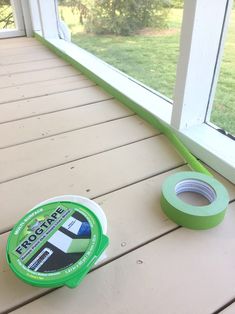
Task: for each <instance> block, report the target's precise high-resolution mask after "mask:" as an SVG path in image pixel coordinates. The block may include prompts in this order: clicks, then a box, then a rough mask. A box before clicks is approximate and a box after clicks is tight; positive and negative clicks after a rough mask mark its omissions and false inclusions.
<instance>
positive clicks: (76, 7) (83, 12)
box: [58, 0, 89, 25]
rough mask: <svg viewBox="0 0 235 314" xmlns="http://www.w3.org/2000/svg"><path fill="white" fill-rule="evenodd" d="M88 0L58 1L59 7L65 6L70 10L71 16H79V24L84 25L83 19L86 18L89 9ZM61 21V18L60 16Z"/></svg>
mask: <svg viewBox="0 0 235 314" xmlns="http://www.w3.org/2000/svg"><path fill="white" fill-rule="evenodd" d="M88 2H89V1H88V0H87V1H86V0H59V1H58V3H59V5H62V6H66V7H68V8H71V11H72V13H73V14H79V23H80V24H81V25H83V24H84V19H86V18H87V16H88V13H89V9H88ZM61 18H62V19H63V16H61Z"/></svg>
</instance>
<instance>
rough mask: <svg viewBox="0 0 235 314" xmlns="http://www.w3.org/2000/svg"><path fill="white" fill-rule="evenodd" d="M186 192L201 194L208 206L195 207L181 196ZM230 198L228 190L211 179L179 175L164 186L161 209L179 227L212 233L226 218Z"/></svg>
mask: <svg viewBox="0 0 235 314" xmlns="http://www.w3.org/2000/svg"><path fill="white" fill-rule="evenodd" d="M183 192H194V193H197V194H201V195H202V196H204V197H205V198H206V199H207V200H208V201H209V205H206V206H194V205H190V204H188V203H185V202H184V201H183V200H181V199H180V198H179V197H178V195H179V194H180V193H183ZM228 202H229V196H228V193H227V190H226V189H225V187H224V186H223V185H222V184H221V183H220V182H219V181H217V180H216V179H214V178H213V177H211V176H208V175H205V174H202V173H199V172H194V171H192V172H191V171H187V172H179V173H176V174H174V175H172V176H169V177H168V178H167V179H166V180H165V182H164V184H163V186H162V196H161V206H162V209H163V211H164V212H165V214H166V215H167V216H168V217H169V218H170V219H171V220H173V221H174V222H176V223H177V224H179V225H181V226H184V227H187V228H190V229H209V228H212V227H215V226H216V225H218V224H219V223H220V222H221V221H222V220H223V218H224V215H225V211H226V208H227V206H228Z"/></svg>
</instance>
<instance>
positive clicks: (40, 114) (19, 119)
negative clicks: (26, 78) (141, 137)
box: [0, 91, 114, 124]
mask: <svg viewBox="0 0 235 314" xmlns="http://www.w3.org/2000/svg"><path fill="white" fill-rule="evenodd" d="M65 93H67V91H65ZM39 97H46V96H39ZM107 97H108V95H107ZM112 99H114V98H113V97H111V96H110V97H109V98H104V99H102V100H99V101H92V102H88V103H85V104H82V105H76V106H72V107H68V108H62V109H57V110H52V111H49V112H43V113H39V114H34V115H31V116H25V117H23V118H18V119H13V120H8V121H4V122H0V124H6V123H11V122H15V121H21V120H25V119H30V118H34V117H40V116H44V115H49V114H51V113H56V112H60V111H65V110H70V109H75V108H81V107H85V106H90V105H95V104H99V103H101V102H104V101H108V100H112ZM21 101H22V100H21Z"/></svg>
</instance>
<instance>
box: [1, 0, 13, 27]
mask: <svg viewBox="0 0 235 314" xmlns="http://www.w3.org/2000/svg"><path fill="white" fill-rule="evenodd" d="M13 24H14V17H13V12H12V10H11V6H10V2H9V0H8V1H7V0H0V29H1V28H9V27H11V26H12V25H13Z"/></svg>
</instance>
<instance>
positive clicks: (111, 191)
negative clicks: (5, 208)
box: [0, 134, 187, 234]
mask: <svg viewBox="0 0 235 314" xmlns="http://www.w3.org/2000/svg"><path fill="white" fill-rule="evenodd" d="M159 135H161V134H159ZM186 165H187V164H186V163H184V162H182V164H180V165H178V166H174V167H171V168H168V169H165V170H163V171H160V172H156V173H154V174H152V175H150V176H146V177H144V178H142V179H140V180H136V181H133V182H131V183H129V184H126V185H123V186H121V187H120V188H116V189H113V190H110V191H109V192H106V193H102V194H97V195H95V196H94V197H92V198H91V199H92V200H94V199H95V198H99V197H103V196H105V195H107V194H110V193H114V192H117V191H120V190H122V189H124V188H128V187H130V186H132V185H134V184H137V183H140V182H143V181H146V180H149V179H152V178H154V177H157V176H160V175H162V174H164V173H167V172H169V171H172V170H175V169H178V168H181V167H183V166H186ZM0 184H1V183H0ZM0 234H1V233H0Z"/></svg>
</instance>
